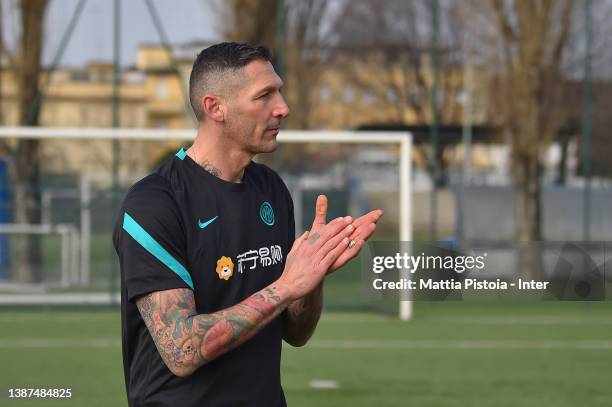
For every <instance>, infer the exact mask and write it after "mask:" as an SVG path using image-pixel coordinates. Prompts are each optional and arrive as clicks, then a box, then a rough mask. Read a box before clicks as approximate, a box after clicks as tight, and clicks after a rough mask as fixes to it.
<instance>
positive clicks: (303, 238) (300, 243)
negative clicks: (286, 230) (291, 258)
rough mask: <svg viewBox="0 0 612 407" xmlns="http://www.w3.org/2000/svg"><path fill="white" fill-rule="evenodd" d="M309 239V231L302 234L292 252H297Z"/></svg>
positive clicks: (295, 241) (295, 242)
mask: <svg viewBox="0 0 612 407" xmlns="http://www.w3.org/2000/svg"><path fill="white" fill-rule="evenodd" d="M307 238H308V231H305V232H304V233H302V235H301V236H300V237H298V238H297V239H295V240H294V241H293V245H292V246H291V250H290V251H293V250H297V249H298V248H299V247H300V246H301V245H302V243H304V241H305V240H306V239H307Z"/></svg>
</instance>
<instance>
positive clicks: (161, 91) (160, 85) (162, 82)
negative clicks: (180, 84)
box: [156, 78, 168, 99]
mask: <svg viewBox="0 0 612 407" xmlns="http://www.w3.org/2000/svg"><path fill="white" fill-rule="evenodd" d="M156 95H157V98H158V99H166V98H167V97H168V80H167V79H165V78H164V79H159V80H158V81H157V89H156Z"/></svg>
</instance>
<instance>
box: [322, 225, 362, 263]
mask: <svg viewBox="0 0 612 407" xmlns="http://www.w3.org/2000/svg"><path fill="white" fill-rule="evenodd" d="M354 230H355V228H354V227H353V225H350V224H349V225H347V226H346V227H345V228H344V230H341V231H340V232H339V233H338V234H336V235H334V236H333V237H331V238H330V239H329V240H328V241H327V242H325V244H324V245H323V246H322V247H321V248H320V249H319V251H318V252H317V255H318V256H320V258H323V257H325V256H326V255H327V254H328V253H329V252H330V251H332V250H334V249H335V248H336V246H338V245H339V244H340V242H341V241H342V240H344V239H345V238H348V237H349V236H350V235H351V233H353V231H354Z"/></svg>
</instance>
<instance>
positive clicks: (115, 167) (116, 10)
mask: <svg viewBox="0 0 612 407" xmlns="http://www.w3.org/2000/svg"><path fill="white" fill-rule="evenodd" d="M113 15H114V17H113V107H112V121H113V123H112V124H113V126H112V127H113V128H119V103H120V100H119V97H120V95H119V90H120V89H119V87H120V83H121V79H120V77H119V75H120V66H119V65H120V57H121V0H114V1H113ZM120 148H121V146H120V144H119V139H116V138H115V139H113V163H112V171H113V186H112V199H111V200H112V203H113V212H114V213H115V214H118V212H119V155H120V154H121V150H120ZM111 258H112V259H114V258H115V256H114V253H113V249H112V248H111ZM117 272H118V270H117V262H116V261H111V274H110V284H109V290H110V293H111V301H113V300H112V298H113V296H112V294H113V293H114V292H116V288H117V287H116V284H117V274H118V273H117Z"/></svg>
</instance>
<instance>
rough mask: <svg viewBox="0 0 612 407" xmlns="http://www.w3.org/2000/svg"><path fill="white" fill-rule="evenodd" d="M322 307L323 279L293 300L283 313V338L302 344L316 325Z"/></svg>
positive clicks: (290, 342)
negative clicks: (300, 296)
mask: <svg viewBox="0 0 612 407" xmlns="http://www.w3.org/2000/svg"><path fill="white" fill-rule="evenodd" d="M322 309H323V281H321V283H319V285H318V286H316V287H315V289H314V290H312V291H311V292H310V294H308V295H306V296H304V297H302V298H299V299H297V300H295V301H293V302H292V303H291V304H289V306H288V307H287V311H286V312H285V314H284V321H283V322H284V325H283V339H284V340H285V342H287V343H288V344H289V345H291V346H304V345H306V342H308V340H309V339H310V337H311V336H312V334H313V333H314V331H315V328H316V327H317V323H318V322H319V317H320V316H321V310H322Z"/></svg>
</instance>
